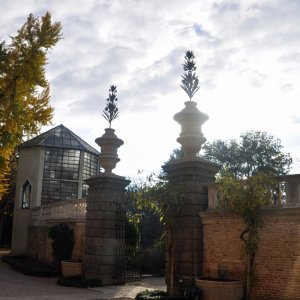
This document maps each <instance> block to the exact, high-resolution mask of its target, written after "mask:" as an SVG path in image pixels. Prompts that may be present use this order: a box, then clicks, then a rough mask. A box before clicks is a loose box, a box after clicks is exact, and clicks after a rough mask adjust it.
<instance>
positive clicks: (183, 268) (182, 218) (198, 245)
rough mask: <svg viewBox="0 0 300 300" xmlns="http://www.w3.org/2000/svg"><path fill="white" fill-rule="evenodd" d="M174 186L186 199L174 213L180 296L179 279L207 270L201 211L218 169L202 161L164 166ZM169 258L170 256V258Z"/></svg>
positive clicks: (175, 267)
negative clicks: (204, 258) (178, 188)
mask: <svg viewBox="0 0 300 300" xmlns="http://www.w3.org/2000/svg"><path fill="white" fill-rule="evenodd" d="M163 170H164V171H165V172H166V173H167V177H168V179H169V181H170V183H171V184H173V185H174V186H177V187H180V189H182V191H183V197H182V198H183V199H181V200H180V203H179V205H177V206H176V207H174V208H175V209H172V210H171V211H173V213H171V214H170V216H169V217H170V218H171V222H172V226H173V227H174V238H175V244H174V245H175V253H174V254H175V255H174V257H175V265H174V273H175V276H174V287H175V289H174V293H173V294H178V293H179V284H178V280H179V279H180V278H182V277H190V278H196V277H199V276H201V275H202V269H203V238H202V236H203V233H202V221H201V218H200V217H199V212H200V211H204V210H206V209H207V207H208V187H207V185H208V184H209V183H212V182H214V181H215V174H216V173H217V172H218V167H217V166H216V165H215V164H213V163H211V162H208V161H206V160H203V159H200V158H185V159H179V160H175V161H172V162H170V163H168V164H165V165H164V166H163ZM167 257H168V255H167ZM170 270H171V269H170V264H169V263H168V262H167V266H166V283H167V286H168V291H170V278H171V277H170Z"/></svg>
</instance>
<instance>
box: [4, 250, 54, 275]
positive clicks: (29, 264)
mask: <svg viewBox="0 0 300 300" xmlns="http://www.w3.org/2000/svg"><path fill="white" fill-rule="evenodd" d="M2 261H3V262H5V263H7V264H8V265H9V266H10V267H11V268H12V269H14V270H16V271H18V272H20V273H23V274H26V275H29V276H39V277H55V276H57V275H58V271H57V270H55V269H53V268H51V267H49V266H46V265H43V264H41V263H39V262H37V261H34V260H32V259H30V258H28V257H26V256H11V255H5V256H2Z"/></svg>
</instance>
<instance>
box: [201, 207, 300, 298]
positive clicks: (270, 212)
mask: <svg viewBox="0 0 300 300" xmlns="http://www.w3.org/2000/svg"><path fill="white" fill-rule="evenodd" d="M262 216H263V221H264V225H263V228H262V229H261V230H260V239H261V240H260V244H259V250H258V252H257V256H256V260H255V276H256V279H257V280H256V282H255V283H254V284H253V288H252V290H251V295H252V299H257V300H259V299H268V300H271V299H274V300H275V299H276V300H280V299H286V300H287V299H300V285H299V282H300V208H299V207H298V208H296V207H294V208H273V209H264V210H263V211H262ZM201 217H202V221H203V226H204V233H203V234H204V236H203V238H204V245H203V246H204V269H203V271H204V272H203V273H204V274H203V275H204V276H211V277H216V276H217V275H218V268H219V267H226V268H227V270H228V277H229V278H233V279H241V278H243V279H244V275H245V272H244V271H245V254H244V251H243V242H242V241H241V240H240V238H239V236H240V233H241V231H242V229H244V225H243V222H242V220H240V219H238V218H237V217H232V216H231V217H229V216H227V217H224V216H223V217H222V216H220V215H218V214H217V213H216V212H213V211H210V212H203V213H201Z"/></svg>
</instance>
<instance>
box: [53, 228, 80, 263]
mask: <svg viewBox="0 0 300 300" xmlns="http://www.w3.org/2000/svg"><path fill="white" fill-rule="evenodd" d="M48 237H49V238H50V239H52V243H51V245H52V255H53V257H54V263H55V264H59V262H60V261H62V260H70V259H71V257H72V251H73V247H74V231H73V230H72V229H71V228H69V226H68V225H67V224H63V223H60V224H56V225H54V226H52V227H50V229H49V231H48Z"/></svg>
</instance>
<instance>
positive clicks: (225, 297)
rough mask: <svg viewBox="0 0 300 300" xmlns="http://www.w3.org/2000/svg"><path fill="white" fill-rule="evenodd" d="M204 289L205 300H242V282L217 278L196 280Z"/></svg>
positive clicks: (203, 297)
mask: <svg viewBox="0 0 300 300" xmlns="http://www.w3.org/2000/svg"><path fill="white" fill-rule="evenodd" d="M195 281H196V285H197V286H198V287H200V288H201V289H202V295H203V296H202V299H203V300H216V299H222V300H242V299H243V294H244V293H243V282H242V281H240V280H221V279H216V278H198V279H195Z"/></svg>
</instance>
